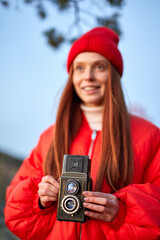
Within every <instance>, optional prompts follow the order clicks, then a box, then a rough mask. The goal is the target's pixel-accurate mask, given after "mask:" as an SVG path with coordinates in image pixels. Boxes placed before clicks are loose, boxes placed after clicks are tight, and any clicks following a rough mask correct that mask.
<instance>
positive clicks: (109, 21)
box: [97, 13, 122, 36]
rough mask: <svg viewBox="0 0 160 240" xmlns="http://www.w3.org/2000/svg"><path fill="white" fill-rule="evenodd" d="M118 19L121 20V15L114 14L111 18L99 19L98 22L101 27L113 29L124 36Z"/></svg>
mask: <svg viewBox="0 0 160 240" xmlns="http://www.w3.org/2000/svg"><path fill="white" fill-rule="evenodd" d="M118 19H119V14H118V13H114V14H113V15H112V16H110V17H106V18H99V17H98V18H97V22H98V24H99V25H100V26H106V27H109V28H111V29H113V30H114V31H115V32H116V33H117V34H118V35H119V36H120V35H121V34H122V32H121V30H120V26H119V22H118Z"/></svg>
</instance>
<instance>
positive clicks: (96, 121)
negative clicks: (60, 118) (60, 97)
mask: <svg viewBox="0 0 160 240" xmlns="http://www.w3.org/2000/svg"><path fill="white" fill-rule="evenodd" d="M80 108H81V110H82V112H83V113H84V115H85V117H86V119H87V121H88V124H89V126H90V128H91V129H92V130H97V131H100V130H101V129H102V116H103V108H104V107H103V106H96V107H88V106H86V105H84V104H83V103H82V104H81V105H80Z"/></svg>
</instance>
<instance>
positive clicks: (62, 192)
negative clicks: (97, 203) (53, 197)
mask: <svg viewBox="0 0 160 240" xmlns="http://www.w3.org/2000/svg"><path fill="white" fill-rule="evenodd" d="M90 164H91V163H90V159H89V156H84V155H64V158H63V169H62V175H61V177H60V186H59V193H58V206H57V220H59V221H71V222H81V223H84V222H85V221H86V216H85V214H84V212H85V208H84V206H83V202H84V196H83V195H82V192H83V191H88V190H91V183H92V180H91V178H90V177H89V173H90Z"/></svg>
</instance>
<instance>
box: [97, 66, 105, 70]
mask: <svg viewBox="0 0 160 240" xmlns="http://www.w3.org/2000/svg"><path fill="white" fill-rule="evenodd" d="M96 69H97V70H100V71H102V70H104V66H103V65H97V66H96Z"/></svg>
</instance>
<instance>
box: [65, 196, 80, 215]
mask: <svg viewBox="0 0 160 240" xmlns="http://www.w3.org/2000/svg"><path fill="white" fill-rule="evenodd" d="M61 206H62V209H63V211H64V212H65V213H67V214H73V213H76V212H77V211H78V209H79V208H80V200H79V198H78V197H76V196H65V197H64V198H63V199H62V204H61Z"/></svg>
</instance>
